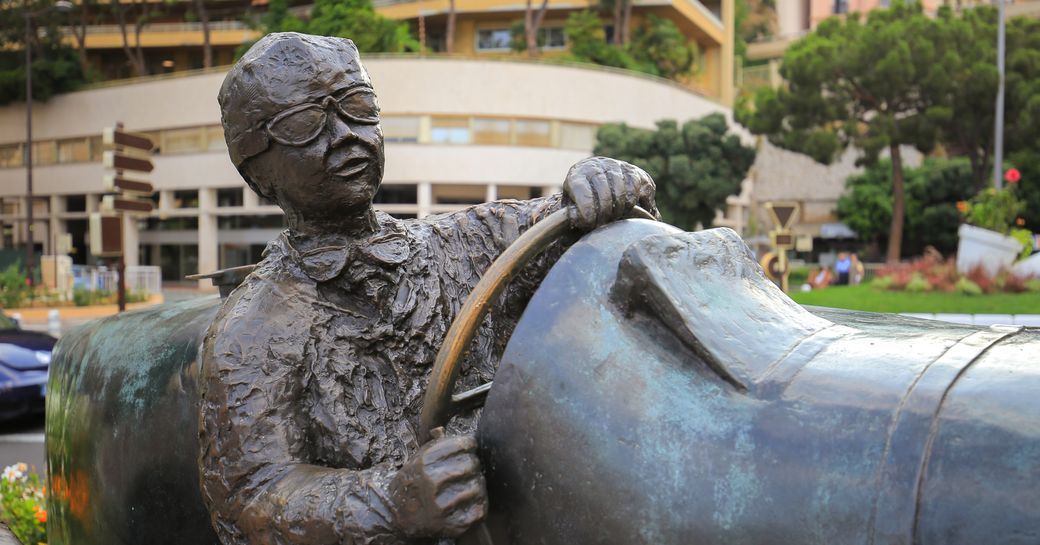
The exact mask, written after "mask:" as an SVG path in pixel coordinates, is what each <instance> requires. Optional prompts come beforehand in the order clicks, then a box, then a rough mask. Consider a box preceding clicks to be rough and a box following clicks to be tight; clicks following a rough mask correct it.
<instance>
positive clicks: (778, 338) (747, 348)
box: [611, 228, 834, 390]
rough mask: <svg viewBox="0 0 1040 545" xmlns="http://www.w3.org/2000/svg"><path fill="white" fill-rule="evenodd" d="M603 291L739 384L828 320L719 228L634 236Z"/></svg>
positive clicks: (746, 384) (757, 376) (753, 379)
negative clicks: (607, 289) (770, 275)
mask: <svg viewBox="0 0 1040 545" xmlns="http://www.w3.org/2000/svg"><path fill="white" fill-rule="evenodd" d="M611 299H612V300H613V301H614V302H615V304H617V305H619V306H620V307H621V308H623V309H624V310H625V311H626V312H629V313H632V312H638V313H641V314H643V315H645V316H648V317H650V318H651V319H652V320H654V321H656V322H658V323H660V324H661V325H663V326H664V327H663V330H664V331H666V332H668V334H670V335H673V336H674V337H676V338H677V339H678V340H679V341H680V342H681V343H682V344H683V345H685V346H687V347H688V348H690V349H691V350H693V352H694V353H695V354H697V356H698V357H699V358H700V359H701V360H703V361H704V362H705V363H706V364H707V365H708V366H709V367H711V368H712V370H713V371H715V373H717V374H718V375H719V376H720V377H721V378H722V379H724V380H725V381H726V382H729V383H731V384H732V385H733V386H735V387H737V388H738V389H740V390H747V389H749V388H752V387H753V385H755V384H756V383H758V382H759V381H760V380H761V379H763V377H764V376H765V375H766V374H767V372H768V370H769V368H770V365H771V364H773V363H774V362H779V361H781V360H782V359H783V357H784V356H785V354H787V353H788V352H789V351H791V350H792V349H793V348H794V347H795V346H797V345H798V344H799V343H801V342H802V341H803V340H805V339H807V338H809V337H811V336H812V335H813V334H814V333H816V332H818V331H822V330H825V329H828V328H830V327H831V326H833V325H834V324H832V323H831V322H829V321H827V320H824V319H823V318H820V317H817V316H815V315H814V314H811V313H809V312H808V311H807V310H805V309H804V308H802V307H801V306H800V305H798V304H797V303H795V302H794V301H792V300H791V299H790V298H789V297H787V295H785V294H784V293H783V292H782V291H780V289H779V288H777V287H776V286H775V285H774V284H773V283H772V282H770V281H769V280H768V279H767V278H766V277H765V273H764V272H763V271H762V268H761V267H760V266H759V264H758V263H757V262H756V261H755V259H754V257H753V256H752V255H751V251H750V250H749V249H748V247H747V245H745V244H744V241H743V240H742V239H741V238H740V236H738V235H737V234H736V233H735V232H734V231H732V230H731V229H725V228H723V229H710V230H707V231H700V232H696V233H681V234H674V235H655V236H650V237H647V238H644V239H642V240H639V241H637V242H635V243H634V244H632V245H631V246H630V247H629V248H628V249H627V250H625V253H624V255H623V256H622V258H621V262H620V263H619V265H618V273H617V278H616V281H615V283H614V287H613V289H612V292H611Z"/></svg>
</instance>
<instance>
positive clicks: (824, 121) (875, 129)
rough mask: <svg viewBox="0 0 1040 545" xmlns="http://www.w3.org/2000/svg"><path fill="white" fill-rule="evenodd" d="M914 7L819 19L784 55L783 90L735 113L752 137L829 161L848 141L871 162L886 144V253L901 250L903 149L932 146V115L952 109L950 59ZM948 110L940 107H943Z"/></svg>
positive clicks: (762, 94)
mask: <svg viewBox="0 0 1040 545" xmlns="http://www.w3.org/2000/svg"><path fill="white" fill-rule="evenodd" d="M942 37H943V33H942V32H940V31H939V29H938V25H937V23H935V22H934V21H933V20H931V19H930V18H928V17H927V16H925V15H924V13H923V12H922V9H921V6H920V4H917V3H915V4H909V5H906V4H901V3H897V4H895V5H894V6H893V7H892V8H891V9H887V10H875V11H872V12H871V13H870V14H869V15H868V16H867V18H866V20H864V19H862V18H861V17H860V16H858V15H857V14H852V15H850V16H849V17H847V18H845V19H839V18H831V19H827V20H825V21H823V22H822V23H821V24H820V25H819V27H818V28H817V29H816V31H815V32H813V33H812V34H809V35H808V36H806V37H804V38H802V39H801V40H799V41H797V42H795V43H794V44H792V45H791V47H790V48H789V49H788V50H787V52H786V53H785V54H784V60H783V65H782V67H781V70H780V73H781V75H782V76H783V77H784V78H785V79H786V80H787V83H788V84H787V86H785V87H782V88H780V89H769V88H763V89H759V90H758V91H757V92H756V95H755V99H754V108H755V109H754V111H752V112H748V111H743V112H740V114H739V119H740V120H741V122H742V123H744V124H745V125H747V126H748V128H749V129H751V131H752V132H754V133H756V134H765V135H768V137H769V140H770V141H771V142H773V143H775V144H777V145H779V146H781V147H784V148H787V149H790V150H794V151H798V152H801V153H805V154H807V155H809V156H810V157H812V158H813V159H815V160H817V161H819V162H822V163H829V162H831V161H833V160H834V159H835V158H837V157H838V155H839V154H840V153H841V152H842V150H844V149H845V148H846V147H847V146H849V145H853V146H856V147H858V148H860V149H861V150H862V151H863V152H864V158H863V162H864V163H866V164H872V163H874V162H876V161H877V159H878V156H879V154H880V152H881V151H882V150H885V149H887V150H888V153H889V156H890V157H891V166H892V210H893V214H892V221H891V225H890V227H889V233H890V234H891V236H890V237H889V240H888V250H887V252H886V259H887V260H888V261H889V262H894V261H897V260H898V259H899V256H900V254H901V248H900V245H901V243H902V240H903V230H904V218H905V212H906V204H905V191H906V190H905V182H904V177H903V160H902V154H901V152H900V146H903V145H912V146H915V147H917V148H918V149H920V150H922V151H928V150H931V149H932V148H933V146H934V145H935V142H936V139H937V136H938V127H937V122H936V118H942V117H943V116H946V115H948V113H949V109H948V106H947V104H946V102H945V101H946V97H947V95H948V94H949V88H950V77H949V75H950V72H951V69H952V68H953V67H951V66H949V65H950V64H951V63H953V62H954V60H955V59H953V57H954V56H953V55H950V54H946V53H945V48H944V46H945V45H946V44H945V43H943V41H942ZM944 108H945V109H944Z"/></svg>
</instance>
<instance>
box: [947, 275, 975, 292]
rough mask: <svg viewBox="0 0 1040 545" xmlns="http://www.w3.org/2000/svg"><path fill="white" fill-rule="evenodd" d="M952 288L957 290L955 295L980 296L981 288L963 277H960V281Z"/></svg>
mask: <svg viewBox="0 0 1040 545" xmlns="http://www.w3.org/2000/svg"><path fill="white" fill-rule="evenodd" d="M954 288H955V289H956V290H957V293H961V294H964V295H982V288H980V287H979V285H978V284H976V283H975V282H972V281H971V280H969V279H968V278H967V277H964V276H962V277H961V278H960V280H957V284H956V285H955V286H954Z"/></svg>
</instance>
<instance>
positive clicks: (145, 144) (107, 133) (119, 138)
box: [101, 127, 155, 151]
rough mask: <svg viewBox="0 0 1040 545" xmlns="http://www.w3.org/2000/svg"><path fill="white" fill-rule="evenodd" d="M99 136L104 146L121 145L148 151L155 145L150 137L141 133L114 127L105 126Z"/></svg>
mask: <svg viewBox="0 0 1040 545" xmlns="http://www.w3.org/2000/svg"><path fill="white" fill-rule="evenodd" d="M101 138H102V141H103V142H104V144H105V146H106V147H115V146H122V147H127V148H134V149H139V150H144V151H150V150H151V149H152V148H154V147H155V144H154V143H153V142H152V139H151V138H148V137H147V136H145V135H143V134H138V133H133V132H126V131H123V130H120V129H119V128H114V127H106V128H105V130H103V131H102V132H101Z"/></svg>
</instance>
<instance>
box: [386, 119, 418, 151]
mask: <svg viewBox="0 0 1040 545" xmlns="http://www.w3.org/2000/svg"><path fill="white" fill-rule="evenodd" d="M380 125H381V126H382V128H383V140H384V141H386V142H406V143H413V144H414V143H416V142H418V141H419V117H418V116H414V115H408V116H405V115H388V116H384V117H383V119H382V120H381V121H380Z"/></svg>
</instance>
